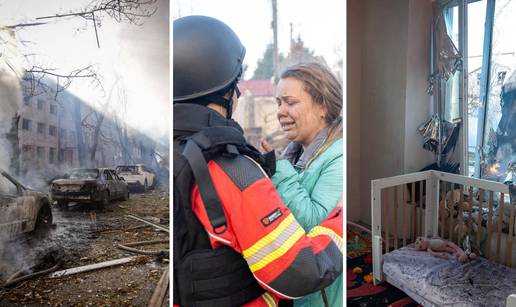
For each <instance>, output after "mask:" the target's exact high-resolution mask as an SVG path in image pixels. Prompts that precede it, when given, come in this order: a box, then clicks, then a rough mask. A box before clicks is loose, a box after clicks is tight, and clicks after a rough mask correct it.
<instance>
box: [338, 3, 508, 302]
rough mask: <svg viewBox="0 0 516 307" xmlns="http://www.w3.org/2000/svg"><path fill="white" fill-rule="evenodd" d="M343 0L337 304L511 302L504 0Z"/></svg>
mask: <svg viewBox="0 0 516 307" xmlns="http://www.w3.org/2000/svg"><path fill="white" fill-rule="evenodd" d="M347 5H348V6H347V68H346V74H347V96H346V97H347V198H346V203H347V220H348V222H347V270H348V273H347V285H346V287H347V303H348V306H387V305H389V304H392V306H394V305H396V306H417V305H423V306H443V305H445V304H455V305H457V306H514V304H516V296H515V294H516V238H515V233H516V228H515V227H516V221H515V219H516V218H515V207H516V188H515V184H516V42H515V40H514V34H515V33H516V22H515V21H514V18H513V16H514V13H515V12H516V1H511V0H496V1H495V0H442V1H441V0H435V1H430V0H422V1H415V0H394V1H375V0H366V1H357V0H349V1H348V2H347Z"/></svg>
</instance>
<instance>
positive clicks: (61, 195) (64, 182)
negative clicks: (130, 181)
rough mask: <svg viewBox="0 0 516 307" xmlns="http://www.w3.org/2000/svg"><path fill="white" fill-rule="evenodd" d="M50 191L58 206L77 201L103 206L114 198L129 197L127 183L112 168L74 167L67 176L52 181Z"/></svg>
mask: <svg viewBox="0 0 516 307" xmlns="http://www.w3.org/2000/svg"><path fill="white" fill-rule="evenodd" d="M50 191H51V193H52V199H53V200H54V201H56V202H57V205H58V207H65V206H66V205H67V204H68V203H69V202H75V203H88V204H94V205H97V207H99V208H103V207H104V206H106V205H108V204H109V202H110V201H111V200H113V199H122V200H127V199H128V198H129V189H128V188H127V183H126V182H125V181H124V179H123V178H120V177H119V176H118V175H117V173H116V171H115V170H114V169H110V168H81V169H74V170H72V171H71V172H70V174H69V175H68V176H67V178H63V179H56V180H54V181H52V184H51V185H50Z"/></svg>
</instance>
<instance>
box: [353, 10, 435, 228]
mask: <svg viewBox="0 0 516 307" xmlns="http://www.w3.org/2000/svg"><path fill="white" fill-rule="evenodd" d="M430 3H431V0H391V1H383V0H349V1H348V46H347V50H348V58H347V61H348V62H347V65H348V68H347V69H348V77H347V80H348V84H347V91H348V94H347V99H348V101H347V107H348V119H347V120H348V161H347V163H348V164H347V165H348V174H347V179H348V181H347V184H348V194H349V195H348V207H349V209H348V216H349V217H348V218H349V219H351V220H361V221H362V222H365V223H368V224H369V223H370V221H371V203H370V193H371V192H370V189H371V180H372V179H377V178H383V177H389V176H394V175H399V174H403V173H407V172H412V171H416V170H418V169H421V168H423V167H424V166H426V165H427V164H429V163H431V162H432V155H431V154H429V153H426V152H425V151H424V150H423V149H422V148H421V145H422V138H421V137H420V136H419V135H417V133H416V128H417V126H418V125H419V124H421V123H422V122H423V121H424V120H425V119H426V118H428V117H429V116H430V99H429V96H428V95H427V94H426V86H427V83H426V82H427V81H426V80H427V78H428V73H429V68H428V67H429V59H428V54H429V51H428V50H429V46H430V35H429V34H430V24H431V5H430ZM357 193H358V195H357V196H355V195H356V194H357Z"/></svg>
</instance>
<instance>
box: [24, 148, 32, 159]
mask: <svg viewBox="0 0 516 307" xmlns="http://www.w3.org/2000/svg"><path fill="white" fill-rule="evenodd" d="M22 160H23V161H24V162H28V161H31V160H32V146H31V145H23V146H22Z"/></svg>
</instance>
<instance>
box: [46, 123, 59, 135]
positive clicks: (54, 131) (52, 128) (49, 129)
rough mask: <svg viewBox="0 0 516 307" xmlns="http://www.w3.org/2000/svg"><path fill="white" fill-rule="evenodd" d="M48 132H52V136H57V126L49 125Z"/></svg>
mask: <svg viewBox="0 0 516 307" xmlns="http://www.w3.org/2000/svg"><path fill="white" fill-rule="evenodd" d="M48 134H50V135H51V136H56V135H57V127H56V126H52V125H49V126H48Z"/></svg>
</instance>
